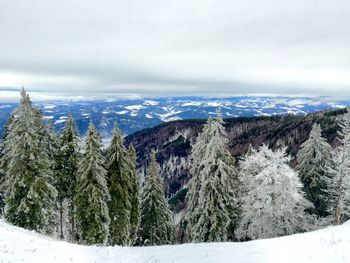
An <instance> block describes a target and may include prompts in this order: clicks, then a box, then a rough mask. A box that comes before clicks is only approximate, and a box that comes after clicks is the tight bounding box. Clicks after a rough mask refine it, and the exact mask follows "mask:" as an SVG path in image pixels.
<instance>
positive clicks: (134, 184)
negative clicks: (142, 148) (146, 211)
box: [127, 144, 140, 244]
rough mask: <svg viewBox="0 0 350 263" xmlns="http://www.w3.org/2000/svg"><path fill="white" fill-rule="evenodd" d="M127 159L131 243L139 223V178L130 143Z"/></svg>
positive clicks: (134, 154) (134, 155)
mask: <svg viewBox="0 0 350 263" xmlns="http://www.w3.org/2000/svg"><path fill="white" fill-rule="evenodd" d="M127 156H128V160H129V162H130V187H131V188H130V191H129V196H130V203H131V211H130V242H131V244H133V243H134V242H135V239H136V235H137V231H138V228H139V225H140V179H139V176H138V174H137V170H136V151H135V148H134V147H133V145H132V144H130V145H129V148H128V155H127Z"/></svg>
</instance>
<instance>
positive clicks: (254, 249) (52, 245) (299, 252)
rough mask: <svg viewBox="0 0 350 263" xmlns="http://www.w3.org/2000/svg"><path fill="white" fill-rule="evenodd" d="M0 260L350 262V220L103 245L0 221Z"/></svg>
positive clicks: (38, 261)
mask: <svg viewBox="0 0 350 263" xmlns="http://www.w3.org/2000/svg"><path fill="white" fill-rule="evenodd" d="M0 262H35V263H40V262H45V263H47V262H50V263H54V262H84V263H85V262H87V263H90V262H91V263H92V262H96V263H99V262H106V263H108V262H113V263H116V262H118V263H130V262H136V263H145V262H147V263H154V262H157V263H164V262H169V263H180V262H181V263H190V262H191V263H196V262H200V263H209V262H215V263H218V262H220V263H223V262H235V263H238V262H239V263H240V262H244V263H249V262H283V263H286V262H299V263H300V262H317V263H323V262H332V263H337V262H350V222H347V223H345V224H343V225H341V226H334V227H328V228H326V229H322V230H318V231H315V232H310V233H304V234H297V235H292V236H286V237H280V238H274V239H265V240H256V241H250V242H243V243H206V244H185V245H174V246H158V247H118V246H115V247H98V246H82V245H76V244H70V243H67V242H65V241H58V240H54V239H51V238H48V237H44V236H41V235H39V234H37V233H34V232H30V231H27V230H24V229H21V228H18V227H14V226H11V225H9V224H6V223H4V222H3V221H1V220H0Z"/></svg>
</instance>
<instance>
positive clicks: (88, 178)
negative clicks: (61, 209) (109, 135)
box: [74, 123, 110, 245]
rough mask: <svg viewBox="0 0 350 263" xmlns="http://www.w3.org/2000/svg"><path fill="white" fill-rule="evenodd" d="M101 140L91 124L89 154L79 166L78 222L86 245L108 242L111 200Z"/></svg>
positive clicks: (87, 143)
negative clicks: (109, 203)
mask: <svg viewBox="0 0 350 263" xmlns="http://www.w3.org/2000/svg"><path fill="white" fill-rule="evenodd" d="M101 148H102V144H101V138H100V135H99V134H98V132H97V130H96V128H95V126H94V125H93V124H92V123H90V125H89V129H88V134H87V139H86V143H85V152H84V156H83V157H82V160H81V161H80V162H79V166H78V173H77V175H78V177H77V184H76V188H75V189H76V196H75V199H74V201H75V212H76V215H75V220H76V223H77V230H78V233H79V236H80V239H81V242H82V243H83V244H88V245H90V244H101V245H104V244H106V243H107V239H108V233H109V222H110V218H109V215H108V206H107V202H108V200H109V199H110V196H109V193H108V187H107V182H106V175H107V171H106V169H105V167H104V163H105V160H104V157H103V155H102V149H101Z"/></svg>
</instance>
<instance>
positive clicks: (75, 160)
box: [56, 114, 80, 241]
mask: <svg viewBox="0 0 350 263" xmlns="http://www.w3.org/2000/svg"><path fill="white" fill-rule="evenodd" d="M79 158H80V153H79V135H78V131H77V128H76V123H75V121H74V119H73V117H72V115H71V114H69V115H68V118H67V122H66V125H65V127H64V128H63V129H62V131H61V133H60V136H59V156H58V157H57V163H58V169H59V171H58V172H57V173H56V188H57V190H58V201H59V210H60V220H59V221H60V236H61V238H63V218H62V216H63V212H64V207H63V206H64V205H63V203H64V201H65V200H67V201H68V210H69V211H68V216H69V221H70V229H69V230H70V231H69V232H70V236H69V239H70V240H72V241H74V239H75V236H76V231H75V219H74V196H75V193H76V191H75V187H76V180H77V171H78V164H79Z"/></svg>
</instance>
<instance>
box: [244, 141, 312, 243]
mask: <svg viewBox="0 0 350 263" xmlns="http://www.w3.org/2000/svg"><path fill="white" fill-rule="evenodd" d="M289 161H290V157H289V156H287V155H286V148H282V149H280V150H277V151H272V150H270V149H268V147H267V146H265V145H263V146H262V147H260V148H259V151H255V150H253V153H252V154H251V155H248V156H246V157H245V159H244V160H243V161H242V162H241V163H240V166H241V172H240V176H241V182H242V194H243V195H242V213H241V220H240V227H239V229H238V231H237V236H238V237H239V239H241V240H245V239H259V238H272V237H278V236H283V235H290V234H293V233H297V232H302V231H305V230H308V228H309V227H310V224H312V223H313V221H312V218H311V217H310V216H309V215H308V214H306V213H305V212H304V211H305V209H307V208H308V207H310V206H312V204H311V203H310V202H309V201H308V200H307V199H305V198H304V196H303V194H304V193H303V191H302V184H301V182H300V180H299V177H298V175H297V173H296V172H294V170H293V169H292V168H290V167H289V165H288V163H289Z"/></svg>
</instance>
